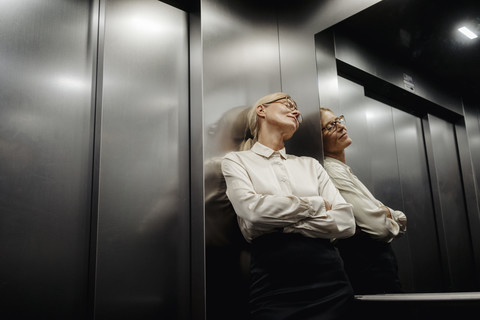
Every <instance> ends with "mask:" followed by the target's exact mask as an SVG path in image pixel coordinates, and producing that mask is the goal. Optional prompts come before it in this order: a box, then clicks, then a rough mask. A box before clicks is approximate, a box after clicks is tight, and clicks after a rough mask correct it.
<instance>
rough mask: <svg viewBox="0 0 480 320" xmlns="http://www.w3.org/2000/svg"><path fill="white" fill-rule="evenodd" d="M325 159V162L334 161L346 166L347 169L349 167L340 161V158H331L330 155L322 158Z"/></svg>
mask: <svg viewBox="0 0 480 320" xmlns="http://www.w3.org/2000/svg"><path fill="white" fill-rule="evenodd" d="M325 160H326V161H327V162H335V163H338V164H339V165H341V166H343V167H347V168H348V169H350V167H349V166H348V165H347V164H346V163H343V162H342V161H340V160H337V159H335V158H332V157H325V158H324V159H323V161H325Z"/></svg>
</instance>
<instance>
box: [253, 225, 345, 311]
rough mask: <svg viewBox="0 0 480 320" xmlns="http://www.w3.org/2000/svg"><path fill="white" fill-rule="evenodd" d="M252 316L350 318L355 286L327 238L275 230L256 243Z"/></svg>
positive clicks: (255, 241) (254, 250) (254, 243)
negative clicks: (351, 283)
mask: <svg viewBox="0 0 480 320" xmlns="http://www.w3.org/2000/svg"><path fill="white" fill-rule="evenodd" d="M250 273H251V279H250V280H251V284H250V303H249V306H250V313H251V316H252V317H251V319H255V320H259V319H262V320H267V319H272V320H273V319H275V320H281V319H295V320H298V319H301V320H307V319H322V320H330V319H332V320H333V319H347V317H348V316H349V311H350V310H351V306H352V303H353V290H352V287H351V285H350V283H349V281H348V279H347V276H346V274H345V272H344V269H343V266H342V262H341V259H340V257H339V255H338V252H337V251H336V249H335V247H334V246H333V245H332V244H331V243H330V241H329V240H326V239H313V238H307V237H303V236H301V235H298V234H284V233H272V234H267V235H264V236H261V237H259V238H257V239H255V240H254V241H253V242H252V247H251V266H250Z"/></svg>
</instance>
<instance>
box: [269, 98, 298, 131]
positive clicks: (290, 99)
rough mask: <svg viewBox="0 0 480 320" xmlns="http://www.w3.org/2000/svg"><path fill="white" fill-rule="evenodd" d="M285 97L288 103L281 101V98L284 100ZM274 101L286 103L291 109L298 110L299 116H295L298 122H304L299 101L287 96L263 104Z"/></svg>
mask: <svg viewBox="0 0 480 320" xmlns="http://www.w3.org/2000/svg"><path fill="white" fill-rule="evenodd" d="M283 99H285V100H287V103H288V104H285V103H283V102H280V101H279V100H283ZM272 103H280V104H282V105H284V106H285V107H287V108H288V109H289V110H290V111H298V116H297V117H295V118H296V119H297V122H298V124H301V123H302V122H303V116H302V113H301V112H300V110H298V106H297V103H296V102H295V100H293V99H292V98H290V97H288V96H287V97H281V98H278V99H275V100H272V101H270V102H265V103H262V105H265V104H272Z"/></svg>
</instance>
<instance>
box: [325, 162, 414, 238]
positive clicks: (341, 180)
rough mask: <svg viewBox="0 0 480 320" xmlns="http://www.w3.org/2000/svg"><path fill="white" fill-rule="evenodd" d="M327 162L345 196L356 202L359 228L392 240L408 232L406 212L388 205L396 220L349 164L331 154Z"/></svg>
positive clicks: (376, 236)
mask: <svg viewBox="0 0 480 320" xmlns="http://www.w3.org/2000/svg"><path fill="white" fill-rule="evenodd" d="M323 165H324V167H325V170H326V171H327V172H328V174H329V176H330V178H331V179H332V181H333V183H334V184H335V186H336V187H337V188H338V190H339V191H340V193H341V194H342V196H343V198H344V199H345V200H347V202H349V203H351V204H352V205H353V212H354V214H355V219H356V223H357V226H358V228H359V229H361V230H362V231H364V232H366V233H368V234H369V235H370V236H371V237H372V238H374V239H378V240H381V241H384V242H391V241H392V240H393V239H394V238H395V237H398V236H400V235H402V234H404V233H405V231H406V230H407V217H406V216H405V214H404V213H403V212H402V211H398V210H393V209H391V208H388V207H387V209H388V210H389V211H390V214H391V216H392V219H391V218H389V217H388V216H387V212H386V211H385V210H384V209H382V208H381V207H382V206H384V204H383V203H381V202H380V201H379V200H377V199H375V197H374V196H373V195H372V194H371V192H370V191H369V190H368V189H367V187H366V186H365V185H364V184H363V183H362V182H361V181H360V180H359V179H358V178H357V177H356V176H355V175H354V174H353V171H352V169H351V168H350V167H349V166H347V165H346V164H345V163H343V162H341V161H339V160H337V159H333V158H330V157H325V160H324V162H323Z"/></svg>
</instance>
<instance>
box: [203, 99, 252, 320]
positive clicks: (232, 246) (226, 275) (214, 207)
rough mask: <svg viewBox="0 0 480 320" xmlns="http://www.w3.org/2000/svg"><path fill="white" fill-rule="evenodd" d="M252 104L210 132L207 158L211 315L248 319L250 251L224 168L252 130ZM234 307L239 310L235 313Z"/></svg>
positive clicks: (229, 113) (226, 116) (229, 114)
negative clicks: (249, 121) (228, 156)
mask: <svg viewBox="0 0 480 320" xmlns="http://www.w3.org/2000/svg"><path fill="white" fill-rule="evenodd" d="M249 109H250V107H243V106H241V107H236V108H233V109H230V110H228V111H227V112H226V113H225V114H224V115H223V116H222V117H221V118H220V119H219V120H218V121H217V122H216V123H214V124H213V125H211V126H210V127H209V128H208V131H207V139H208V141H207V144H206V152H207V155H210V157H209V158H208V159H207V160H206V161H205V168H204V169H205V245H206V264H207V268H206V270H207V271H206V277H207V317H208V319H221V318H222V317H223V316H225V315H228V318H229V319H246V317H247V316H248V314H247V312H248V308H247V305H246V302H247V297H248V282H249V281H248V276H249V263H250V260H249V258H250V257H249V252H248V249H247V242H246V241H245V239H244V238H243V236H242V234H241V232H240V229H239V227H238V224H237V216H236V214H235V211H234V210H233V207H232V205H231V203H230V201H229V200H228V198H227V195H226V193H225V191H226V184H225V179H224V178H223V175H222V171H221V160H222V158H223V155H224V154H226V153H227V152H229V151H234V150H239V149H240V145H241V143H242V142H243V141H244V140H246V139H247V138H248V137H249V136H250V133H249V131H248V129H247V113H248V110H249ZM232 310H236V311H235V312H232Z"/></svg>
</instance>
